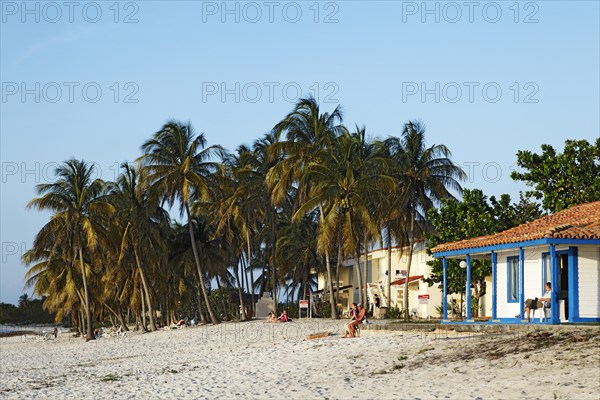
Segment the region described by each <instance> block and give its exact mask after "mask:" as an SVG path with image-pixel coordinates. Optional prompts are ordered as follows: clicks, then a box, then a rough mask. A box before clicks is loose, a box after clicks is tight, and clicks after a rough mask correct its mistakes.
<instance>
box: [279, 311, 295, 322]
mask: <svg viewBox="0 0 600 400" xmlns="http://www.w3.org/2000/svg"><path fill="white" fill-rule="evenodd" d="M278 320H279V321H281V322H291V321H292V320H291V319H289V318H288V315H287V310H286V309H285V308H284V309H283V311H282V312H281V315H280V316H279V318H278Z"/></svg>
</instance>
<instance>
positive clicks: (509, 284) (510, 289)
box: [506, 256, 519, 303]
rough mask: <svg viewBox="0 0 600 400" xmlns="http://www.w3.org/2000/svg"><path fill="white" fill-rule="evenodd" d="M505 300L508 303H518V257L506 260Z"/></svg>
mask: <svg viewBox="0 0 600 400" xmlns="http://www.w3.org/2000/svg"><path fill="white" fill-rule="evenodd" d="M506 299H507V301H508V302H509V303H518V302H519V257H518V256H513V257H507V258H506Z"/></svg>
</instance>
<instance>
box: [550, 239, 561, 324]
mask: <svg viewBox="0 0 600 400" xmlns="http://www.w3.org/2000/svg"><path fill="white" fill-rule="evenodd" d="M550 277H551V279H550V284H551V285H552V301H551V305H550V309H551V311H552V318H551V321H552V323H553V324H558V323H560V310H559V309H558V263H557V259H556V247H555V245H553V244H551V245H550Z"/></svg>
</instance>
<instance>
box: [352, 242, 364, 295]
mask: <svg viewBox="0 0 600 400" xmlns="http://www.w3.org/2000/svg"><path fill="white" fill-rule="evenodd" d="M354 271H355V272H356V281H357V282H358V302H359V303H360V304H362V305H364V303H363V290H362V274H361V273H360V250H358V249H357V250H356V254H355V255H354Z"/></svg>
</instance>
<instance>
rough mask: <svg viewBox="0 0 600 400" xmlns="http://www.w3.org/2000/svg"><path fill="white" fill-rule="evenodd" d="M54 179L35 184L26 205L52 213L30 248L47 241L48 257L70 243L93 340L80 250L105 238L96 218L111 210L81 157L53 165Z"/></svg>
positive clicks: (90, 167)
mask: <svg viewBox="0 0 600 400" xmlns="http://www.w3.org/2000/svg"><path fill="white" fill-rule="evenodd" d="M55 172H56V175H57V180H56V181H55V182H53V183H49V184H40V185H37V192H38V194H39V195H41V196H40V197H37V198H34V199H33V200H31V201H30V202H29V204H28V207H29V208H36V209H39V210H48V211H51V212H53V213H54V214H53V215H52V217H51V218H50V221H49V222H48V223H47V224H46V225H44V227H43V228H42V229H41V230H40V231H39V233H38V234H37V235H36V238H35V241H34V244H33V247H38V248H45V247H46V246H47V244H48V243H49V242H54V245H53V246H51V247H50V258H51V257H52V256H53V255H54V254H56V253H57V251H58V250H59V249H60V248H61V246H62V247H65V246H72V247H73V250H74V253H75V254H77V256H78V258H79V264H80V267H81V279H82V282H83V290H84V298H83V299H82V300H83V301H82V302H83V306H84V308H85V314H86V319H87V335H86V338H87V340H92V339H94V332H93V330H92V314H91V311H90V310H91V304H90V302H91V299H90V295H89V289H88V277H87V268H86V263H85V262H84V252H86V251H89V252H93V251H95V250H96V248H97V247H98V243H99V242H101V241H103V240H105V238H106V230H105V228H104V227H103V226H102V224H101V223H100V222H99V220H100V219H101V218H103V217H105V216H107V215H111V214H112V213H113V212H114V207H113V206H112V205H110V204H109V203H108V202H107V201H106V200H107V199H106V195H105V193H104V192H105V190H104V189H105V184H104V182H103V181H101V180H99V179H96V180H92V176H93V174H94V167H93V165H90V164H88V163H86V162H85V161H83V160H75V159H71V160H68V161H66V162H65V163H64V164H63V165H61V166H59V167H57V168H56V171H55Z"/></svg>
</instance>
